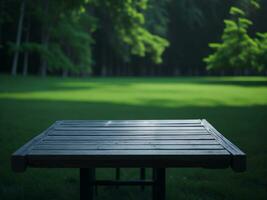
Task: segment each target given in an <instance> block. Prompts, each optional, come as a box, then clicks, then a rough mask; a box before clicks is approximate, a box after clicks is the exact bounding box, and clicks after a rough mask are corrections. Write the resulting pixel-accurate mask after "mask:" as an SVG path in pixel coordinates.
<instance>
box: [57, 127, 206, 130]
mask: <svg viewBox="0 0 267 200" xmlns="http://www.w3.org/2000/svg"><path fill="white" fill-rule="evenodd" d="M54 130H61V131H120V130H122V131H131V130H132V131H138V130H140V131H145V130H151V131H153V130H161V131H171V130H172V131H175V130H177V131H183V130H198V131H205V128H204V127H153V126H152V127H148V126H146V127H128V126H127V127H108V126H106V127H84V128H82V127H68V128H64V127H61V126H57V127H55V128H54Z"/></svg>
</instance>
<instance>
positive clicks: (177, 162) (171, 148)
mask: <svg viewBox="0 0 267 200" xmlns="http://www.w3.org/2000/svg"><path fill="white" fill-rule="evenodd" d="M11 161H12V163H11V164H12V168H13V170H14V171H24V170H25V169H26V167H27V166H29V167H74V168H86V167H164V168H165V167H205V168H227V167H229V166H231V167H232V168H233V169H234V170H235V171H244V170H245V167H246V156H245V154H244V153H243V152H242V151H241V150H240V149H238V148H237V147H236V146H235V145H234V144H232V143H231V142H230V141H229V140H227V139H226V138H225V137H224V136H223V135H222V134H220V133H219V132H218V131H217V130H216V129H215V128H214V127H213V126H211V125H210V124H209V123H208V122H207V121H206V120H198V119H196V120H106V121H104V120H65V121H57V122H55V123H54V124H53V125H52V126H51V127H49V128H48V129H47V130H46V131H44V132H43V133H41V134H40V135H38V136H36V137H35V138H33V139H32V140H30V141H29V142H28V143H26V144H25V145H24V146H22V147H21V148H20V149H18V150H17V151H16V152H15V153H14V154H13V155H12V159H11Z"/></svg>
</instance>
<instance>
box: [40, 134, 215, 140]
mask: <svg viewBox="0 0 267 200" xmlns="http://www.w3.org/2000/svg"><path fill="white" fill-rule="evenodd" d="M145 139H150V140H175V139H181V140H185V139H188V140H191V139H194V140H196V139H199V140H205V139H214V137H213V136H211V135H171V136H170V135H168V136H162V135H154V136H52V135H50V136H46V137H45V138H44V139H43V140H46V141H48V140H60V141H65V140H72V141H80V140H83V141H85V140H108V141H110V140H145Z"/></svg>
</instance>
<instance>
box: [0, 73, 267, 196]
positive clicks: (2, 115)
mask: <svg viewBox="0 0 267 200" xmlns="http://www.w3.org/2000/svg"><path fill="white" fill-rule="evenodd" d="M177 118H179V119H188V118H206V119H207V120H208V121H210V122H211V123H212V124H214V126H215V127H216V128H217V129H218V130H219V131H221V132H222V133H223V134H224V135H225V136H226V137H227V138H229V139H230V140H232V141H233V142H234V143H236V144H237V145H238V146H239V147H240V148H241V149H242V150H243V151H245V152H246V153H247V156H248V160H247V161H248V169H247V172H245V173H234V172H233V171H232V170H231V169H222V170H210V169H168V170H167V199H170V200H171V199H172V200H176V199H186V200H204V199H205V200H213V199H215V200H217V199H218V200H219V199H229V200H232V199H240V200H241V199H242V200H244V199H247V200H251V199H263V200H266V199H267V144H266V143H267V126H266V125H267V78H263V77H227V78H218V77H212V78H105V79H102V78H86V79H78V78H77V79H75V78H66V79H61V78H53V77H50V78H39V77H27V78H24V77H16V78H14V77H10V76H3V75H2V76H0V199H1V200H2V199H3V200H5V199H27V200H28V199H29V200H31V199H38V200H44V199H49V200H53V199H62V200H64V199H65V200H70V199H78V198H79V180H78V170H77V169H64V170H63V169H27V170H26V172H25V173H13V172H12V171H11V169H10V155H11V153H12V152H13V151H14V150H16V149H17V148H18V147H20V146H21V145H22V144H24V143H25V142H27V141H28V140H29V139H30V138H32V137H33V136H35V135H36V134H38V133H40V132H41V131H42V130H43V129H45V128H47V127H48V126H49V125H50V124H51V123H53V122H54V121H55V120H59V119H177ZM122 176H123V179H127V178H134V177H136V178H137V170H136V169H128V170H127V169H123V171H122ZM97 177H98V178H113V177H114V170H113V169H99V170H97ZM150 192H151V190H150V188H149V187H148V188H147V189H146V190H145V191H144V192H141V190H140V188H139V187H121V188H119V189H118V190H117V189H116V188H113V187H100V188H99V190H98V196H97V199H107V200H108V199H110V200H111V199H150Z"/></svg>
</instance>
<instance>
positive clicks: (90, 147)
mask: <svg viewBox="0 0 267 200" xmlns="http://www.w3.org/2000/svg"><path fill="white" fill-rule="evenodd" d="M46 149H47V150H72V149H73V150H123V149H124V150H134V149H142V150H153V149H155V150H179V149H183V150H186V149H189V150H191V149H194V150H195V149H224V148H223V147H222V146H221V145H192V144H189V145H149V144H147V145H118V144H116V145H84V144H76V145H55V144H52V145H51V144H50V145H47V144H39V145H35V146H34V147H33V148H32V150H46Z"/></svg>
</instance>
